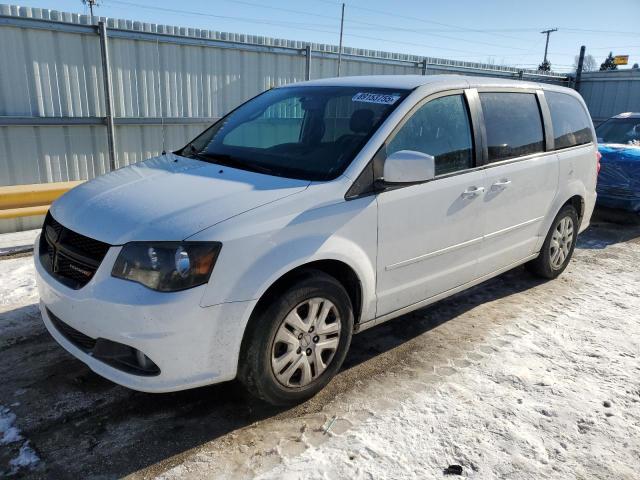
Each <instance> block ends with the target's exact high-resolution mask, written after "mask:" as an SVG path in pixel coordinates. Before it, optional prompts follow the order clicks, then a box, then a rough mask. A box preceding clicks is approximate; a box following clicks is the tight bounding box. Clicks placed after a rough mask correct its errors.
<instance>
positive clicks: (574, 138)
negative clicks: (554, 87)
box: [544, 92, 593, 150]
mask: <svg viewBox="0 0 640 480" xmlns="http://www.w3.org/2000/svg"><path fill="white" fill-rule="evenodd" d="M544 96H545V98H546V99H547V105H548V106H549V112H550V113H551V123H552V124H553V137H554V143H555V149H556V150H558V149H561V148H568V147H575V146H576V145H584V144H586V143H590V142H592V141H593V133H592V132H591V121H590V120H589V117H588V115H587V112H586V111H585V109H584V107H583V106H582V104H581V103H580V102H579V101H578V99H576V98H574V97H572V96H571V95H567V94H566V93H560V92H545V93H544Z"/></svg>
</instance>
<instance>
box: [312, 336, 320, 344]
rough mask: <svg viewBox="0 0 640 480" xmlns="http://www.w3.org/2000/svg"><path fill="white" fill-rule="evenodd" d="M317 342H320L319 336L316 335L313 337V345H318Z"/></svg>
mask: <svg viewBox="0 0 640 480" xmlns="http://www.w3.org/2000/svg"><path fill="white" fill-rule="evenodd" d="M318 340H320V337H319V336H317V335H316V336H315V337H313V343H318Z"/></svg>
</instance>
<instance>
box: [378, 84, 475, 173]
mask: <svg viewBox="0 0 640 480" xmlns="http://www.w3.org/2000/svg"><path fill="white" fill-rule="evenodd" d="M400 150H413V151H416V152H421V153H426V154H429V155H432V156H433V157H434V158H435V164H436V171H435V174H436V175H443V174H446V173H452V172H456V171H459V170H464V169H467V168H471V167H472V166H473V137H472V135H471V126H470V122H469V112H468V110H467V105H466V102H465V99H464V97H463V96H462V95H449V96H446V97H440V98H436V99H434V100H431V101H429V102H427V103H425V104H424V105H423V106H422V107H420V108H419V109H418V110H416V111H415V112H414V113H413V115H412V116H411V117H410V118H409V120H407V122H406V123H405V124H404V125H403V126H402V127H401V128H400V130H398V132H397V133H396V135H395V136H394V137H393V139H392V140H391V141H390V142H389V144H388V145H387V152H386V153H387V156H389V155H391V154H392V153H394V152H398V151H400Z"/></svg>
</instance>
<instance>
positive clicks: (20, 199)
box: [0, 181, 82, 219]
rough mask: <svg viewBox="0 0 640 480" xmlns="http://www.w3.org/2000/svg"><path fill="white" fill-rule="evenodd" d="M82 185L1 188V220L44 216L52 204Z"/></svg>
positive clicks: (38, 185) (36, 185) (50, 184)
mask: <svg viewBox="0 0 640 480" xmlns="http://www.w3.org/2000/svg"><path fill="white" fill-rule="evenodd" d="M81 183H82V181H79V182H56V183H37V184H34V185H11V186H7V187H0V219H7V218H18V217H29V216H33V215H44V214H45V213H47V210H48V209H49V205H50V204H51V202H53V201H54V200H55V199H56V198H58V197H60V196H61V195H62V194H63V193H65V192H67V191H69V190H71V189H72V188H73V187H76V186H78V185H80V184H81Z"/></svg>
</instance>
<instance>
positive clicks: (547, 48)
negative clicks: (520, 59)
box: [540, 28, 558, 64]
mask: <svg viewBox="0 0 640 480" xmlns="http://www.w3.org/2000/svg"><path fill="white" fill-rule="evenodd" d="M557 31H558V29H557V28H550V29H549V30H543V31H542V32H540V33H546V34H547V43H546V44H545V46H544V60H543V61H542V63H543V64H546V63H547V51H548V50H549V35H551V34H552V33H553V32H557Z"/></svg>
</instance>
